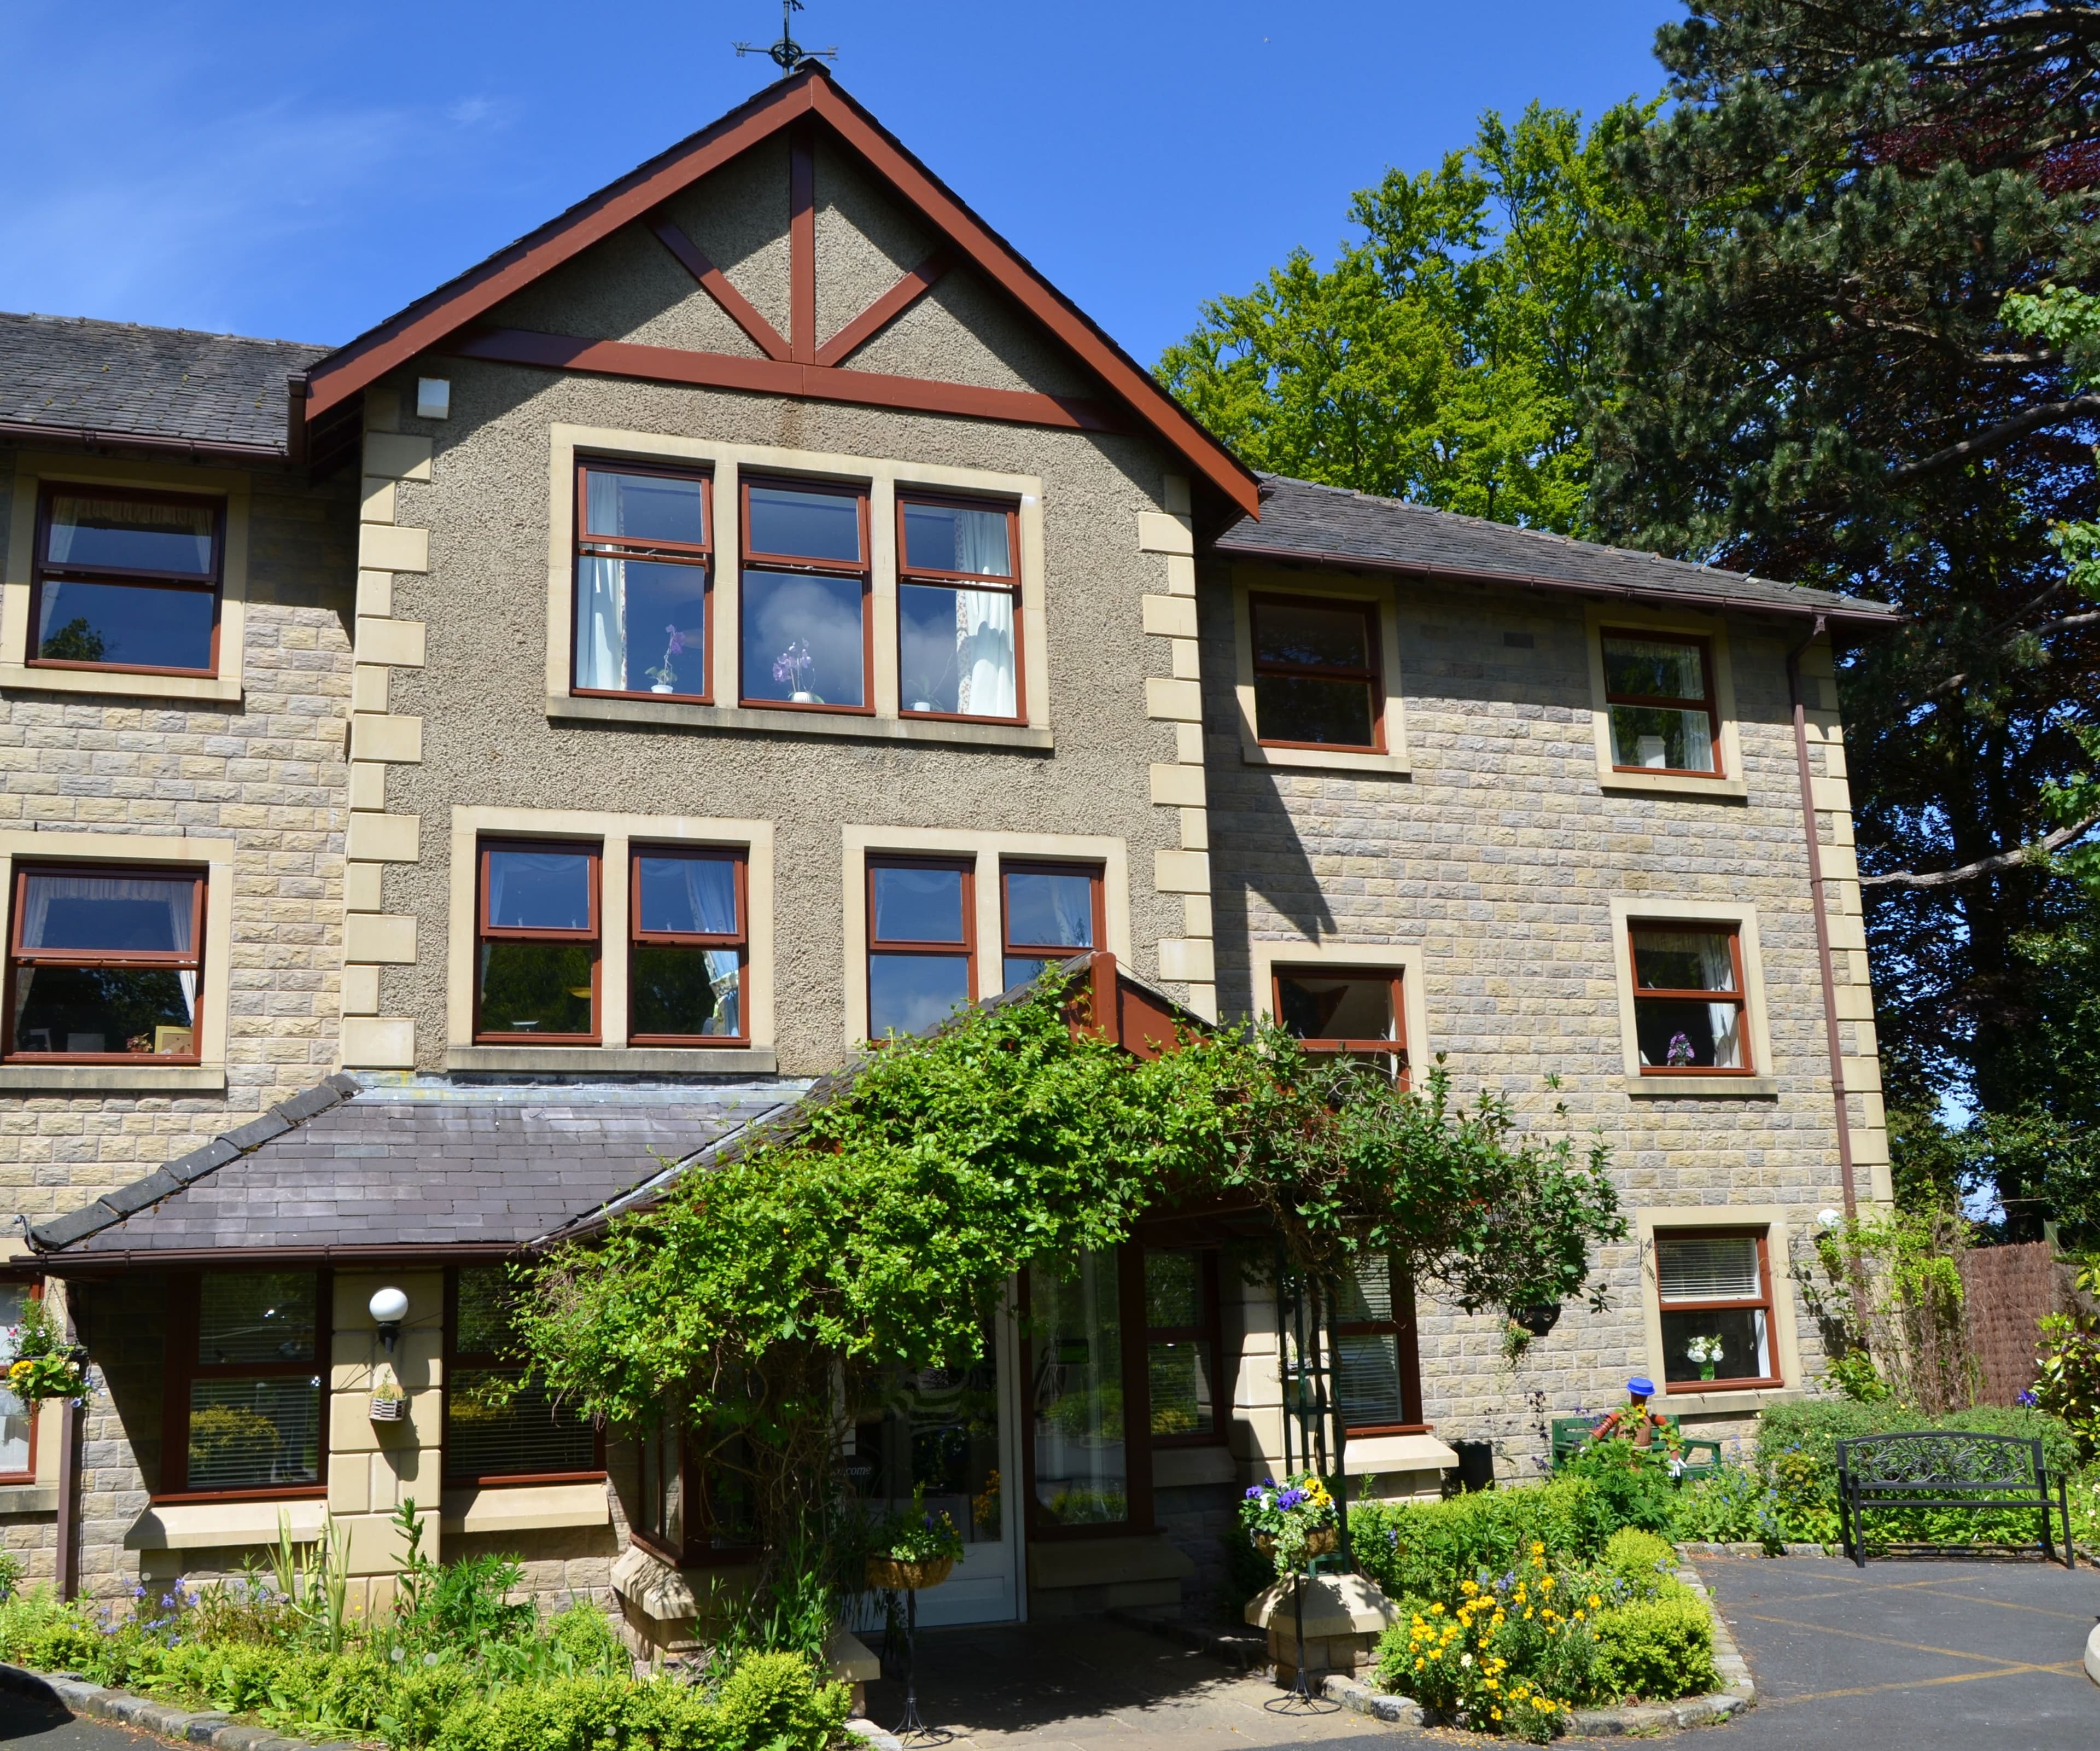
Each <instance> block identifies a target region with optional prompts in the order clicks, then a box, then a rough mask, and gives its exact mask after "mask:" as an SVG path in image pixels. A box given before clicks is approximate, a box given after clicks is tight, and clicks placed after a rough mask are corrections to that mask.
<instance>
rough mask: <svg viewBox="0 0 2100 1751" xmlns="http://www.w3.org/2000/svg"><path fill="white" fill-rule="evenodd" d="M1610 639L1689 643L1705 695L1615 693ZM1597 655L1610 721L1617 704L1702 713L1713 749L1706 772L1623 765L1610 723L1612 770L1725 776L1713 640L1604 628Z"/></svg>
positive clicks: (1637, 628)
mask: <svg viewBox="0 0 2100 1751" xmlns="http://www.w3.org/2000/svg"><path fill="white" fill-rule="evenodd" d="M1606 639H1639V640H1641V641H1642V642H1643V643H1647V644H1688V645H1690V646H1692V647H1693V648H1695V649H1696V650H1697V652H1699V678H1700V679H1701V682H1702V683H1704V684H1705V689H1706V690H1705V692H1704V693H1703V694H1702V695H1701V696H1700V697H1698V698H1697V699H1677V698H1674V697H1672V696H1670V695H1667V694H1663V693H1614V692H1612V683H1611V674H1612V670H1611V664H1610V662H1609V661H1608V659H1607V658H1606V657H1605V654H1604V641H1605V640H1606ZM1597 655H1598V658H1599V661H1600V662H1602V663H1603V664H1604V715H1605V717H1606V718H1607V719H1609V718H1610V716H1611V711H1612V706H1614V705H1634V706H1643V705H1645V706H1649V707H1653V708H1657V709H1660V710H1665V711H1703V712H1705V714H1706V739H1707V743H1708V745H1709V746H1710V748H1711V749H1712V750H1713V751H1712V754H1711V755H1710V758H1711V759H1712V760H1713V765H1712V766H1711V767H1709V768H1706V769H1705V770H1701V768H1700V767H1696V766H1622V765H1621V764H1620V763H1619V761H1618V732H1617V731H1616V730H1614V729H1613V728H1612V726H1611V724H1610V723H1608V722H1607V723H1606V724H1605V726H1604V734H1605V736H1606V737H1607V738H1608V740H1609V741H1610V742H1611V745H1612V771H1613V772H1658V773H1665V774H1668V775H1670V776H1673V777H1680V778H1719V777H1721V776H1723V771H1722V766H1721V709H1720V706H1719V705H1718V703H1717V702H1716V701H1715V699H1714V641H1713V640H1712V639H1709V638H1706V637H1705V636H1704V635H1701V634H1698V633H1692V632H1657V631H1656V630H1653V629H1652V628H1648V627H1641V626H1602V627H1599V629H1598V632H1597Z"/></svg>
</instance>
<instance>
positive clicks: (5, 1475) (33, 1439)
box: [0, 1277, 44, 1483]
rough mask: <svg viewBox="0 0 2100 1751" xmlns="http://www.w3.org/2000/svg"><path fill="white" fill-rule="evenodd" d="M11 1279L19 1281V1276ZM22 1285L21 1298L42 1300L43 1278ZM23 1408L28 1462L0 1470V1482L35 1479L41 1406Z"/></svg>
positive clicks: (33, 1480)
mask: <svg viewBox="0 0 2100 1751" xmlns="http://www.w3.org/2000/svg"><path fill="white" fill-rule="evenodd" d="M14 1280H15V1281H16V1282H21V1279H20V1278H15V1279H14ZM22 1286H23V1287H24V1289H27V1290H28V1291H29V1293H28V1294H27V1295H26V1296H24V1300H25V1301H42V1299H43V1298H44V1280H43V1279H42V1277H34V1278H32V1279H30V1280H29V1281H28V1282H26V1283H23V1284H22ZM23 1408H24V1411H26V1412H27V1413H28V1414H29V1463H28V1464H27V1465H26V1466H24V1467H23V1469H22V1470H20V1471H0V1483H35V1482H36V1480H37V1425H38V1423H40V1422H42V1421H43V1418H42V1417H40V1416H39V1415H38V1411H39V1410H40V1409H41V1408H42V1407H41V1406H39V1405H35V1404H27V1405H24V1407H23Z"/></svg>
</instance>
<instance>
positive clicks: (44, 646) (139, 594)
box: [28, 486, 225, 675]
mask: <svg viewBox="0 0 2100 1751" xmlns="http://www.w3.org/2000/svg"><path fill="white" fill-rule="evenodd" d="M224 531H225V506H223V504H222V503H220V502H218V500H216V499H201V498H183V497H177V496H175V495H174V494H173V493H132V492H125V493H104V492H103V491H100V490H99V489H94V488H90V487H77V486H48V487H46V488H45V489H44V492H43V497H42V503H41V505H40V506H39V508H38V520H37V551H36V566H35V571H34V574H33V577H32V578H31V581H30V582H31V592H30V602H29V626H30V640H31V645H30V649H29V652H28V661H29V662H30V663H32V664H34V665H40V666H43V667H47V668H54V669H126V670H137V671H141V672H144V673H148V674H196V675H209V674H216V673H217V672H218V606H219V586H220V583H221V565H222V562H223V546H224V542H223V535H224Z"/></svg>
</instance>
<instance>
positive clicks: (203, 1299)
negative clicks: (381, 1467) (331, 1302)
mask: <svg viewBox="0 0 2100 1751" xmlns="http://www.w3.org/2000/svg"><path fill="white" fill-rule="evenodd" d="M328 1297H329V1284H328V1278H327V1276H326V1275H325V1274H324V1273H323V1272H320V1271H206V1272H205V1273H204V1274H203V1275H202V1276H196V1277H192V1278H189V1279H188V1280H187V1282H183V1283H181V1284H179V1285H178V1288H177V1290H176V1293H175V1294H174V1296H173V1297H172V1298H171V1301H172V1306H171V1308H170V1313H171V1319H170V1331H169V1335H168V1369H167V1384H166V1394H167V1396H166V1399H165V1415H166V1425H165V1436H164V1445H163V1446H162V1448H161V1453H162V1458H161V1489H162V1491H163V1492H164V1493H166V1494H170V1495H228V1496H271V1495H277V1496H317V1495H319V1494H320V1493H321V1483H322V1479H323V1477H324V1466H325V1464H326V1449H325V1446H324V1442H323V1440H322V1438H321V1435H322V1422H321V1413H322V1411H323V1409H324V1403H323V1395H322V1389H321V1373H322V1366H321V1357H322V1355H323V1353H324V1351H325V1349H326V1346H327V1338H328V1332H327V1327H326V1325H325V1324H324V1320H323V1318H322V1310H323V1309H324V1307H327V1306H328Z"/></svg>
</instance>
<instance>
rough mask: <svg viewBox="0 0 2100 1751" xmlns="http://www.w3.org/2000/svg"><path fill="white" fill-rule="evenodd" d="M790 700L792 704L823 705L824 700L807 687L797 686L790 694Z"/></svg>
mask: <svg viewBox="0 0 2100 1751" xmlns="http://www.w3.org/2000/svg"><path fill="white" fill-rule="evenodd" d="M787 701H788V703H789V704H790V705H823V701H822V700H821V699H819V698H818V697H817V696H816V695H815V694H814V693H812V692H810V690H809V689H808V688H801V687H798V688H796V689H795V691H794V692H792V693H790V694H789V695H788V696H787Z"/></svg>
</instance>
